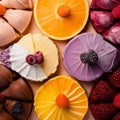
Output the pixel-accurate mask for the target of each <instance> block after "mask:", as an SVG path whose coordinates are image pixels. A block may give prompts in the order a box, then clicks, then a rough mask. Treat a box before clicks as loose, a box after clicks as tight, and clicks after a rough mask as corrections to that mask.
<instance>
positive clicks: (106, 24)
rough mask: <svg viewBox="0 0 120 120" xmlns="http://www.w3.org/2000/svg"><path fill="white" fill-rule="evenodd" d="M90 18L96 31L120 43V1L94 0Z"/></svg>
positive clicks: (115, 42)
mask: <svg viewBox="0 0 120 120" xmlns="http://www.w3.org/2000/svg"><path fill="white" fill-rule="evenodd" d="M90 8H91V9H90V18H91V22H92V24H93V27H94V28H95V30H96V32H98V33H100V34H101V35H103V37H104V38H105V39H107V40H109V41H111V42H113V43H114V44H120V39H119V36H120V1H119V0H92V2H91V6H90Z"/></svg>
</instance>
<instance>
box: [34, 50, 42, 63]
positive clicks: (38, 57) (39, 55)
mask: <svg viewBox="0 0 120 120" xmlns="http://www.w3.org/2000/svg"><path fill="white" fill-rule="evenodd" d="M34 56H35V58H36V63H37V64H40V63H43V62H44V56H43V54H42V52H40V51H37V52H36V53H35V54H34Z"/></svg>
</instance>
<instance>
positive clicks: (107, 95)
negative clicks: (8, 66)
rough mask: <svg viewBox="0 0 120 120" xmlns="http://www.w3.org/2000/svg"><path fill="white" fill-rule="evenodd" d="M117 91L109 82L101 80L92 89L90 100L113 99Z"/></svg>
mask: <svg viewBox="0 0 120 120" xmlns="http://www.w3.org/2000/svg"><path fill="white" fill-rule="evenodd" d="M115 95H116V91H115V90H114V89H113V88H112V87H111V86H110V84H108V83H107V82H105V81H103V80H101V81H99V82H98V83H97V84H96V85H95V86H94V87H93V88H92V90H91V92H90V96H89V100H90V102H101V101H112V100H113V98H114V96H115Z"/></svg>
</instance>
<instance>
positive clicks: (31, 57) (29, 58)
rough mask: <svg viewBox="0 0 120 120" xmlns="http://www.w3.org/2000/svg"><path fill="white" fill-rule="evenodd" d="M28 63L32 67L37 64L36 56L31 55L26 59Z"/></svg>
mask: <svg viewBox="0 0 120 120" xmlns="http://www.w3.org/2000/svg"><path fill="white" fill-rule="evenodd" d="M26 62H27V63H28V64H30V65H34V64H36V57H35V56H34V55H32V54H30V55H28V56H27V57H26Z"/></svg>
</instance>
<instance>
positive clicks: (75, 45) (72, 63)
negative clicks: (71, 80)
mask: <svg viewBox="0 0 120 120" xmlns="http://www.w3.org/2000/svg"><path fill="white" fill-rule="evenodd" d="M90 50H94V51H95V52H96V53H97V55H98V61H97V62H96V63H95V64H88V63H87V64H84V63H82V62H81V60H80V54H81V53H83V52H88V51H90ZM116 55H117V49H116V48H115V47H113V46H112V45H110V44H109V43H107V42H106V41H105V40H103V37H102V36H101V35H99V34H94V33H83V34H81V35H78V36H76V37H75V38H73V39H72V40H71V41H70V42H69V43H68V44H67V46H66V48H65V51H64V57H63V63H64V66H65V68H66V69H67V71H68V72H69V74H70V75H71V76H73V77H75V78H77V79H78V80H81V81H91V80H95V79H97V78H99V77H100V76H101V75H102V74H103V73H104V72H108V71H110V70H111V69H112V68H113V67H114V64H115V59H116Z"/></svg>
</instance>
